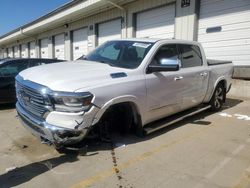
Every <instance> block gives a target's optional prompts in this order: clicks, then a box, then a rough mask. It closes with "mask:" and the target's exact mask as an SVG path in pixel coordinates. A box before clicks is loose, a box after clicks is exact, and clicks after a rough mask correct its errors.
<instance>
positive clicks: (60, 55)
mask: <svg viewBox="0 0 250 188" xmlns="http://www.w3.org/2000/svg"><path fill="white" fill-rule="evenodd" d="M54 44H55V46H54V55H55V58H57V59H65V38H64V34H61V35H56V36H55V38H54Z"/></svg>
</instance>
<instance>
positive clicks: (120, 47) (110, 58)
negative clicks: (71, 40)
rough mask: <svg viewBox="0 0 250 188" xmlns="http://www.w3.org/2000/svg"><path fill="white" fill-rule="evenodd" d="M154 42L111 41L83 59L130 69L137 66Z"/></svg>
mask: <svg viewBox="0 0 250 188" xmlns="http://www.w3.org/2000/svg"><path fill="white" fill-rule="evenodd" d="M153 44H154V43H151V42H136V41H109V42H106V43H104V44H103V45H101V46H99V47H98V48H96V49H95V50H94V51H92V52H91V53H89V54H88V55H86V56H84V57H83V58H82V59H84V60H89V61H97V62H101V63H106V64H109V65H110V66H115V67H122V68H128V69H135V68H137V67H138V66H139V65H140V64H141V62H142V60H143V59H144V57H145V56H146V55H147V53H148V51H149V50H150V49H151V47H152V46H153Z"/></svg>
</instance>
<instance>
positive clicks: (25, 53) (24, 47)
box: [21, 44, 28, 58]
mask: <svg viewBox="0 0 250 188" xmlns="http://www.w3.org/2000/svg"><path fill="white" fill-rule="evenodd" d="M21 57H22V58H26V57H28V45H27V44H22V45H21Z"/></svg>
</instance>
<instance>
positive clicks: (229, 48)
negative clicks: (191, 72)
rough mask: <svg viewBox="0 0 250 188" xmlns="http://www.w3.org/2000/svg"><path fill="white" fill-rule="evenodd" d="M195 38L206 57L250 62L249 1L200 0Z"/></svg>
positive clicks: (242, 63)
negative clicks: (197, 28)
mask: <svg viewBox="0 0 250 188" xmlns="http://www.w3.org/2000/svg"><path fill="white" fill-rule="evenodd" d="M198 40H199V42H201V43H202V44H203V46H204V48H205V52H206V55H207V57H208V58H213V59H219V60H231V61H233V63H234V64H235V65H246V64H248V65H249V64H250V1H249V0H220V1H218V0H201V9H200V20H199V35H198Z"/></svg>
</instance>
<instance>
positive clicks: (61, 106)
mask: <svg viewBox="0 0 250 188" xmlns="http://www.w3.org/2000/svg"><path fill="white" fill-rule="evenodd" d="M52 98H53V103H54V108H55V110H56V111H60V112H82V111H88V110H89V109H90V108H91V104H92V99H93V95H92V94H91V93H68V92H63V93H60V92H59V93H55V94H54V95H53V97H52Z"/></svg>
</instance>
